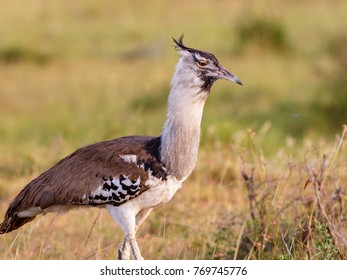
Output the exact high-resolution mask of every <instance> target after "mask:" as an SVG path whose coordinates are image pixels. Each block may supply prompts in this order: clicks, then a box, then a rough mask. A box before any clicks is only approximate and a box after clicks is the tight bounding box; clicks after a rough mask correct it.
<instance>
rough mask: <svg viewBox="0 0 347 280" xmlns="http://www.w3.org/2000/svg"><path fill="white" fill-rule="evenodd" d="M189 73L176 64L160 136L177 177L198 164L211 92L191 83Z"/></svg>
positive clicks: (163, 156) (168, 163)
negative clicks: (204, 116) (204, 115)
mask: <svg viewBox="0 0 347 280" xmlns="http://www.w3.org/2000/svg"><path fill="white" fill-rule="evenodd" d="M178 66H179V65H178ZM186 74H187V73H184V71H180V69H179V67H177V71H176V73H175V75H174V77H173V80H172V83H171V92H170V95H169V101H168V113H167V120H166V123H165V126H164V130H163V132H162V135H161V149H160V157H161V160H162V162H163V163H164V165H165V166H166V168H167V169H168V172H169V173H170V174H172V175H173V176H175V177H176V178H178V179H185V178H186V177H187V176H188V175H189V174H190V173H191V172H192V170H193V168H194V166H195V162H196V158H197V154H198V148H199V142H200V124H201V118H202V113H203V108H204V104H205V101H206V98H207V95H208V92H201V88H200V87H197V86H196V85H194V83H193V84H192V82H191V81H192V80H191V78H192V77H189V75H186Z"/></svg>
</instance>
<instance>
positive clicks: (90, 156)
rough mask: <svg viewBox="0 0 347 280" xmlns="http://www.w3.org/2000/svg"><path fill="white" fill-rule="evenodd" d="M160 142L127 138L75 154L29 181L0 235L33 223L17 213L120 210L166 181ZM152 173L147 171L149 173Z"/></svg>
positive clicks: (154, 139)
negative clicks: (153, 183)
mask: <svg viewBox="0 0 347 280" xmlns="http://www.w3.org/2000/svg"><path fill="white" fill-rule="evenodd" d="M159 147H160V137H145V136H131V137H123V138H118V139H114V140H110V141H105V142H100V143H96V144H93V145H90V146H87V147H84V148H81V149H79V150H77V151H76V152H74V153H72V154H71V155H69V156H68V157H66V158H64V159H63V160H61V161H60V162H58V163H57V164H56V165H55V166H53V167H52V168H51V169H49V170H47V171H46V172H44V173H43V174H41V175H40V176H38V177H37V178H36V179H34V180H33V181H31V182H30V183H29V184H28V185H27V186H26V187H25V188H24V189H23V190H22V191H21V192H20V193H19V194H18V195H17V197H15V198H14V200H13V201H12V202H11V204H10V205H9V208H8V210H7V212H6V214H5V220H4V222H3V223H2V224H1V225H0V234H1V233H6V232H9V231H12V230H14V229H16V228H18V227H20V226H22V225H23V224H25V223H27V222H29V221H31V220H33V219H34V218H35V216H33V217H23V215H20V216H21V217H18V215H17V214H18V213H20V212H22V213H24V212H23V211H26V210H28V209H31V208H33V207H39V208H38V209H42V210H44V209H46V208H48V207H50V206H53V205H93V206H95V205H101V204H113V205H116V206H117V205H120V204H122V203H125V202H126V201H128V200H129V199H132V198H134V197H136V196H138V195H140V194H141V193H142V192H144V191H146V190H147V189H148V188H149V187H150V186H148V185H146V181H147V179H148V177H149V173H150V174H151V176H155V177H157V178H159V179H162V180H165V179H166V172H165V168H164V166H163V165H162V164H161V162H160V158H159ZM149 170H150V172H148V171H149Z"/></svg>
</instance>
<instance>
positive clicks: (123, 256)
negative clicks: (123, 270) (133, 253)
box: [118, 237, 130, 260]
mask: <svg viewBox="0 0 347 280" xmlns="http://www.w3.org/2000/svg"><path fill="white" fill-rule="evenodd" d="M129 245H130V244H129V242H128V240H127V238H126V237H124V239H123V240H122V242H121V243H120V244H119V247H118V259H119V260H129V259H130V246H129Z"/></svg>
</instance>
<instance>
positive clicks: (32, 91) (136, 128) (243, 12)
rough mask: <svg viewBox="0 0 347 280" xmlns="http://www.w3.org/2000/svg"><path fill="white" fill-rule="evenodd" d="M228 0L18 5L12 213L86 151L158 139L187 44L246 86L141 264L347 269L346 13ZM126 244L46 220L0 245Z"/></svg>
mask: <svg viewBox="0 0 347 280" xmlns="http://www.w3.org/2000/svg"><path fill="white" fill-rule="evenodd" d="M217 2H218V3H217V4H216V1H197V0H196V1H189V2H187V1H183V0H182V1H175V2H174V3H168V2H165V1H159V0H150V1H147V2H146V3H147V5H143V3H142V2H140V1H111V2H110V1H94V0H86V1H80V2H76V1H72V2H71V1H43V0H42V1H35V2H34V3H32V1H31V2H30V3H29V1H24V2H23V5H18V4H17V3H16V2H14V1H7V0H6V1H5V2H4V7H6V8H5V9H1V10H0V36H1V41H0V213H5V211H6V209H7V206H8V204H9V202H10V201H11V199H12V198H13V197H14V196H15V195H16V194H17V193H18V192H19V191H20V189H21V188H22V187H23V186H24V185H25V184H26V183H28V182H29V181H30V180H31V179H33V178H34V177H35V176H37V175H39V174H40V173H41V172H43V171H45V170H46V169H47V168H49V167H50V166H52V165H53V164H54V163H56V162H57V161H58V160H59V159H61V158H62V157H64V156H66V155H67V154H69V153H71V152H73V151H74V150H75V149H76V148H78V147H81V146H83V145H86V144H89V143H93V142H96V141H101V140H104V139H110V138H116V137H119V136H123V135H129V134H149V135H158V134H159V133H160V132H161V129H162V126H163V123H164V120H165V115H166V98H167V94H168V91H169V85H170V79H171V77H172V74H173V71H174V65H175V63H176V61H177V59H178V55H177V54H176V52H175V50H174V48H173V43H172V41H171V37H172V36H174V37H178V36H179V35H180V34H181V33H184V34H185V43H186V44H187V45H188V46H192V47H195V48H201V49H204V50H207V51H210V52H212V53H214V54H215V55H216V56H217V58H218V59H219V60H220V61H221V63H222V64H223V65H224V66H225V67H226V68H227V69H229V70H230V71H232V72H233V73H234V74H235V75H237V76H238V77H240V79H241V80H242V82H243V83H244V86H243V87H238V86H235V85H233V84H230V83H227V82H225V81H219V82H217V83H216V84H215V85H214V87H213V88H212V93H211V95H210V96H209V100H208V102H207V103H206V107H205V112H204V118H203V123H202V139H201V148H200V153H199V160H198V163H197V166H196V169H195V171H194V173H193V174H192V176H191V177H190V178H189V179H188V181H187V182H186V183H185V186H184V188H183V189H182V190H180V191H179V192H178V193H177V195H176V196H175V197H174V199H173V201H171V202H170V203H169V204H168V205H166V206H164V207H161V208H160V209H157V210H156V211H154V212H153V214H151V216H150V217H149V219H148V221H146V222H145V223H144V225H143V226H142V228H141V229H140V232H139V243H140V247H141V249H142V252H143V255H144V257H145V258H150V259H152V258H153V259H195V258H196V259H211V258H213V259H225V258H227V259H233V258H237V259H341V258H346V255H347V252H346V228H347V226H346V190H345V185H346V179H347V178H346V160H345V159H346V149H345V145H346V140H345V138H346V137H344V138H343V139H342V140H340V138H339V137H341V135H342V133H343V132H342V131H343V128H342V126H343V124H346V120H347V115H346V110H345V108H346V102H347V98H346V96H347V95H346V88H347V84H346V77H347V68H346V65H347V60H346V58H347V55H346V51H345V49H346V48H345V45H346V36H345V35H344V34H345V33H346V18H347V4H346V3H345V2H344V1H334V2H333V3H327V2H326V1H317V2H316V3H315V5H312V3H311V1H301V2H300V3H291V2H288V1H274V0H272V1H266V3H265V2H261V1H247V2H242V1H217ZM339 143H340V144H341V146H339V147H337V145H338V144H339ZM324 155H326V156H325V157H324ZM322 163H328V166H327V167H326V168H325V169H324V168H323V169H322ZM322 171H324V172H323V173H322ZM316 173H317V174H321V175H322V176H323V177H322V178H324V180H323V182H321V181H319V180H318V181H317V180H315V177H314V174H316ZM308 179H311V181H312V182H311V183H310V184H309V185H308V186H307V187H306V188H304V186H305V183H306V182H307V180H308ZM316 179H317V178H316ZM318 183H319V184H322V185H323V187H322V189H321V190H320V191H318V192H317V191H316V190H317V186H318V185H319V184H318ZM319 199H321V201H320V203H318V200H319ZM324 213H325V214H326V215H324ZM327 217H328V218H329V219H327ZM94 221H96V222H95V225H94ZM71 225H72V226H71ZM77 225H78V226H77ZM89 233H90V236H89V237H88V235H89ZM121 238H122V232H121V230H120V229H119V228H118V227H117V226H116V225H114V223H113V222H112V220H111V218H110V217H108V215H107V214H106V213H105V211H101V212H100V215H99V210H98V209H82V210H78V211H72V212H70V213H68V214H66V215H64V216H61V217H55V216H53V215H46V216H43V217H40V218H37V219H36V220H35V221H34V222H32V223H30V224H28V225H26V226H25V227H24V228H23V229H22V230H20V231H16V232H13V233H10V234H8V235H5V236H1V237H0V259H85V258H92V259H95V258H100V259H108V258H114V257H115V256H116V250H115V248H116V247H117V244H118V242H120V240H121ZM62 240H64V242H62Z"/></svg>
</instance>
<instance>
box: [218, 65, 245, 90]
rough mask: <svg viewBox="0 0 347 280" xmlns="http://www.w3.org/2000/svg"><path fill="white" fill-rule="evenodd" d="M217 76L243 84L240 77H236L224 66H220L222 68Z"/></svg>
mask: <svg viewBox="0 0 347 280" xmlns="http://www.w3.org/2000/svg"><path fill="white" fill-rule="evenodd" d="M217 78H218V79H223V80H227V81H231V82H234V83H237V84H239V85H241V86H242V82H241V80H240V79H239V78H238V77H236V76H235V75H233V74H231V73H230V72H229V71H228V70H227V69H225V68H224V67H222V66H220V70H219V71H218V75H217Z"/></svg>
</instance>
